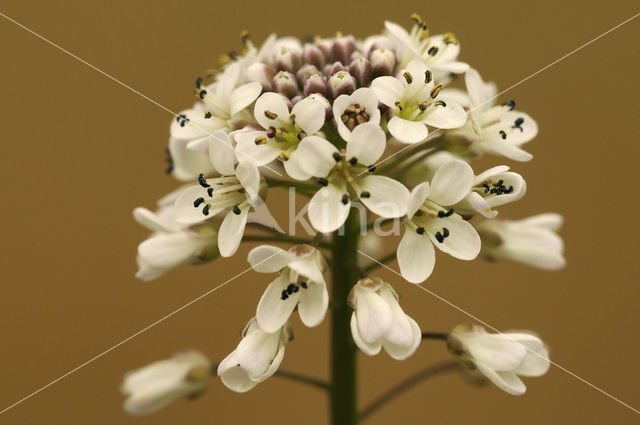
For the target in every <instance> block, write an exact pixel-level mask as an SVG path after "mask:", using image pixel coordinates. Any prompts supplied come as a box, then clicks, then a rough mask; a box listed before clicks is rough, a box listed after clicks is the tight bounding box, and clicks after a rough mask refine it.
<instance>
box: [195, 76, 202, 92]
mask: <svg viewBox="0 0 640 425" xmlns="http://www.w3.org/2000/svg"><path fill="white" fill-rule="evenodd" d="M203 80H204V79H203V78H202V77H198V78H196V88H197V89H199V88H200V86H202V81H203Z"/></svg>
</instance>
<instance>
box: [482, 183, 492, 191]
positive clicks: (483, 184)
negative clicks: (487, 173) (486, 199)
mask: <svg viewBox="0 0 640 425" xmlns="http://www.w3.org/2000/svg"><path fill="white" fill-rule="evenodd" d="M482 187H484V193H489V191H490V190H491V187H490V186H489V185H488V184H486V183H482Z"/></svg>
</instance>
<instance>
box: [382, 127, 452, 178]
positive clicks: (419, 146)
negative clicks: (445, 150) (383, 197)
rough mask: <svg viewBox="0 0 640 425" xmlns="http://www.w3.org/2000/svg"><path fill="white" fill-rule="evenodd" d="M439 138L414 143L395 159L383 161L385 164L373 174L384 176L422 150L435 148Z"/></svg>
mask: <svg viewBox="0 0 640 425" xmlns="http://www.w3.org/2000/svg"><path fill="white" fill-rule="evenodd" d="M441 138H442V135H441V136H439V137H435V138H433V139H431V140H429V139H427V140H426V141H425V142H421V143H416V144H415V145H414V146H412V147H410V148H406V149H405V150H404V151H402V153H398V154H397V155H396V156H395V157H388V158H389V159H391V158H394V159H393V160H390V161H385V162H386V164H385V165H383V166H382V167H378V169H377V170H376V172H375V173H376V174H384V173H385V172H386V171H389V170H393V169H395V168H396V167H398V166H399V165H400V164H402V163H403V162H404V161H406V160H407V159H409V158H411V157H412V156H413V155H415V154H416V153H417V152H420V151H422V150H424V149H431V148H434V147H436V146H437V144H438V143H439V142H440V140H441Z"/></svg>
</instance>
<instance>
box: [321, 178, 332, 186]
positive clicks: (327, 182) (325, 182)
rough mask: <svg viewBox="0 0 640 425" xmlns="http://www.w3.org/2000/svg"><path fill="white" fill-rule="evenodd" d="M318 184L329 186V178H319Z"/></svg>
mask: <svg viewBox="0 0 640 425" xmlns="http://www.w3.org/2000/svg"><path fill="white" fill-rule="evenodd" d="M318 184H319V185H320V186H324V187H327V185H328V184H329V180H327V179H325V178H319V179H318Z"/></svg>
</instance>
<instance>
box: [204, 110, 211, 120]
mask: <svg viewBox="0 0 640 425" xmlns="http://www.w3.org/2000/svg"><path fill="white" fill-rule="evenodd" d="M204 117H205V118H206V119H209V118H211V112H209V111H207V112H205V113H204Z"/></svg>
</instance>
